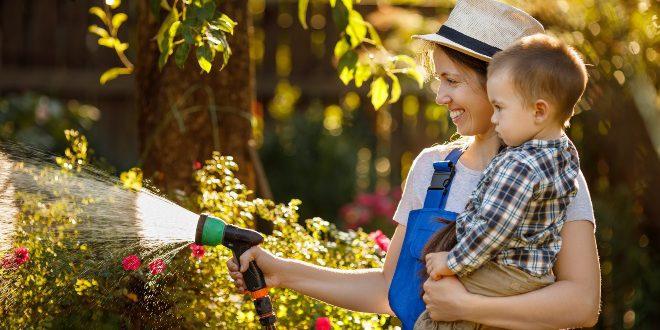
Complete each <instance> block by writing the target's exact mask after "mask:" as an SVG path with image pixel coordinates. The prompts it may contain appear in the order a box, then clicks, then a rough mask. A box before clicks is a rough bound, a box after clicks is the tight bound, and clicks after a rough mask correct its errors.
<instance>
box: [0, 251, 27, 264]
mask: <svg viewBox="0 0 660 330" xmlns="http://www.w3.org/2000/svg"><path fill="white" fill-rule="evenodd" d="M29 260H30V251H28V249H27V248H25V247H23V246H21V247H18V248H16V249H14V252H13V253H12V254H7V255H5V256H4V257H3V258H2V262H0V265H1V266H2V268H4V269H16V268H18V266H20V265H22V264H24V263H26V262H28V261H29Z"/></svg>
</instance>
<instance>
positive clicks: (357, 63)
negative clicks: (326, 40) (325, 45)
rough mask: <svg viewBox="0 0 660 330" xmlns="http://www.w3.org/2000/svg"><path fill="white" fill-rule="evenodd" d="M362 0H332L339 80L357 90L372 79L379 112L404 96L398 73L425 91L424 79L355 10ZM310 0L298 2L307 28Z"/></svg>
mask: <svg viewBox="0 0 660 330" xmlns="http://www.w3.org/2000/svg"><path fill="white" fill-rule="evenodd" d="M357 2H360V1H359V0H331V1H330V6H331V7H332V19H333V20H334V22H335V25H336V26H337V30H338V31H339V40H338V41H337V43H336V44H335V47H334V56H335V60H336V61H337V72H338V73H339V79H341V81H342V82H343V83H344V85H348V84H349V83H350V82H351V81H353V82H354V84H355V87H358V88H359V87H361V86H362V84H364V83H365V82H367V81H368V80H369V79H371V84H370V86H369V95H370V96H371V104H372V105H373V106H374V108H375V109H376V110H378V109H380V108H381V107H382V106H383V105H385V103H386V102H388V103H396V102H397V101H398V100H399V97H400V96H401V83H400V82H399V76H398V74H401V75H405V76H408V77H409V78H412V79H413V80H414V81H416V82H417V84H418V85H419V88H422V86H423V83H424V78H423V76H422V73H421V72H420V71H419V70H418V68H417V64H416V63H415V60H413V58H412V57H410V56H407V55H392V54H391V53H390V52H389V51H388V50H387V49H386V48H385V47H384V46H383V43H382V41H381V39H380V37H379V35H378V32H377V31H376V29H375V28H374V26H373V25H372V24H371V23H369V22H367V21H366V20H364V18H363V17H362V14H360V12H359V11H357V10H356V9H355V8H354V4H355V3H357ZM308 5H309V0H300V1H298V18H299V20H300V23H301V24H302V25H303V27H305V28H307V23H306V12H307V7H308Z"/></svg>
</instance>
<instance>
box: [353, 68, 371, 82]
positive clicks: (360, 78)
mask: <svg viewBox="0 0 660 330" xmlns="http://www.w3.org/2000/svg"><path fill="white" fill-rule="evenodd" d="M369 77H371V66H369V64H362V63H359V64H358V65H357V67H356V68H355V87H362V83H364V82H365V81H367V79H369Z"/></svg>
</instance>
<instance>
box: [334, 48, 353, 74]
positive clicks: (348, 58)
mask: <svg viewBox="0 0 660 330" xmlns="http://www.w3.org/2000/svg"><path fill="white" fill-rule="evenodd" d="M357 60H358V56H357V53H356V52H354V51H352V50H349V51H347V52H346V53H345V54H344V55H343V56H342V57H341V58H340V59H339V62H337V69H338V70H339V71H340V72H341V69H343V68H344V67H349V68H350V69H355V64H356V63H357Z"/></svg>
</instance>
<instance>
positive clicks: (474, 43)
mask: <svg viewBox="0 0 660 330" xmlns="http://www.w3.org/2000/svg"><path fill="white" fill-rule="evenodd" d="M436 34H437V35H440V36H442V37H445V38H447V39H449V40H451V41H453V42H455V43H457V44H459V45H461V46H463V47H465V48H467V49H469V50H471V51H474V52H476V53H479V54H481V55H486V56H488V57H493V55H495V53H497V52H499V51H501V49H499V48H497V47H493V46H491V45H489V44H487V43H485V42H482V41H479V40H477V39H474V38H472V37H470V36H467V35H465V34H463V33H461V32H458V31H456V30H454V29H452V28H450V27H448V26H446V25H443V26H441V27H440V30H438V32H437V33H436Z"/></svg>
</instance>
